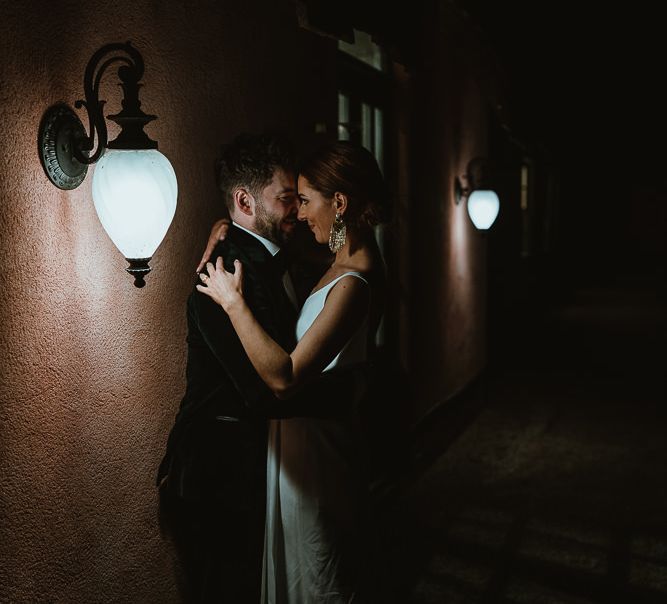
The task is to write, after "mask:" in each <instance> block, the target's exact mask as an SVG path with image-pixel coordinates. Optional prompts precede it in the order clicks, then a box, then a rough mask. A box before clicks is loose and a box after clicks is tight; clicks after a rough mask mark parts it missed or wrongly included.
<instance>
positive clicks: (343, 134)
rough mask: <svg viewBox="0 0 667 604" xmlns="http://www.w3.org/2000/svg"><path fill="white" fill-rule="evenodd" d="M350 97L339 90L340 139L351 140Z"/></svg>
mask: <svg viewBox="0 0 667 604" xmlns="http://www.w3.org/2000/svg"><path fill="white" fill-rule="evenodd" d="M349 123H350V97H349V96H347V95H346V94H343V93H342V92H340V91H339V92H338V140H339V141H349V140H350V129H349V127H348V124H349Z"/></svg>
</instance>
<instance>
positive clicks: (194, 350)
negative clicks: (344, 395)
mask: <svg viewBox="0 0 667 604" xmlns="http://www.w3.org/2000/svg"><path fill="white" fill-rule="evenodd" d="M218 256H222V257H223V259H224V266H225V268H226V270H228V271H230V272H233V271H234V260H236V259H238V260H240V261H241V263H242V264H243V295H244V298H245V300H246V302H247V303H248V306H249V307H250V309H251V310H252V312H253V314H254V315H255V317H256V319H257V320H258V322H259V323H260V324H261V325H262V327H263V328H264V329H265V330H266V331H267V333H268V334H269V335H270V336H271V337H272V338H273V339H274V340H276V342H278V343H279V344H280V345H281V346H282V347H283V348H285V350H288V351H291V350H292V349H293V347H294V344H295V341H294V325H295V321H296V310H295V308H294V307H293V305H292V303H291V302H290V300H289V298H288V297H287V294H286V293H285V290H284V286H283V283H282V274H283V270H284V269H283V268H282V267H280V266H278V263H277V262H276V261H274V258H273V257H272V256H271V254H270V253H269V251H268V250H267V249H266V248H265V247H264V246H263V245H262V243H261V242H260V241H258V240H257V239H256V238H255V237H253V236H252V235H250V234H248V233H246V232H245V231H243V230H242V229H239V228H236V227H235V226H232V227H231V228H230V229H229V232H228V234H227V238H226V239H225V240H224V241H222V242H221V243H219V244H218V246H217V247H216V249H215V250H214V252H213V255H212V257H211V258H212V260H213V261H215V259H216V258H217V257H218ZM187 321H188V336H187V343H188V358H187V370H186V379H187V386H186V392H185V396H184V397H183V400H182V402H181V405H180V409H179V412H178V414H177V416H176V421H175V424H174V427H173V428H172V430H171V433H170V435H169V440H168V442H167V451H166V454H165V456H164V459H163V460H162V463H161V465H160V468H159V471H158V477H157V480H158V484H159V483H160V482H161V481H162V479H163V478H164V477H165V476H166V475H168V476H169V480H168V485H169V486H168V489H169V492H170V493H171V494H173V495H176V496H178V497H181V498H183V499H189V500H207V499H211V498H213V499H223V500H225V501H227V502H230V497H231V498H233V497H234V494H235V493H238V494H239V497H240V498H243V497H247V492H248V489H247V488H245V487H244V485H245V486H246V487H247V486H248V485H249V484H250V483H252V482H254V483H256V482H257V480H260V481H261V476H262V475H263V472H264V468H265V463H266V439H267V433H266V430H267V421H266V420H267V418H271V417H290V416H294V415H317V412H316V411H315V403H318V405H317V406H318V407H319V408H322V409H326V408H327V407H330V406H331V405H332V404H335V402H336V396H337V394H339V393H340V389H339V388H338V385H337V383H338V382H339V381H340V380H341V379H343V380H344V378H340V377H338V376H336V375H335V374H332V375H331V376H326V377H325V378H324V379H325V380H328V381H329V382H331V383H330V385H328V386H325V387H321V385H320V387H318V388H317V392H318V394H317V396H314V395H312V394H310V393H309V392H308V389H304V390H302V391H301V392H300V393H299V394H298V395H297V396H296V397H294V398H293V399H290V401H280V400H278V399H276V398H275V397H274V396H273V394H272V393H271V392H270V390H269V389H268V387H267V386H266V385H265V384H264V382H263V381H262V380H261V378H260V377H259V375H258V374H257V373H256V371H255V370H254V368H253V367H252V364H251V363H250V360H249V359H248V357H247V355H246V353H245V351H244V350H243V346H242V345H241V342H240V340H239V338H238V336H237V335H236V332H235V331H234V328H233V326H232V324H231V321H230V320H229V317H228V316H227V314H226V313H225V312H224V310H222V308H220V306H218V305H217V304H216V303H215V302H213V300H211V298H209V297H208V296H206V295H205V294H202V293H200V292H198V291H197V290H196V289H195V290H193V292H192V293H191V294H190V297H189V298H188V303H187ZM326 399H329V400H326ZM239 485H241V486H239ZM251 490H252V489H251ZM238 503H239V504H240V505H243V502H242V501H239V502H238Z"/></svg>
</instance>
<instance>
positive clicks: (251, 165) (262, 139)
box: [215, 132, 296, 212]
mask: <svg viewBox="0 0 667 604" xmlns="http://www.w3.org/2000/svg"><path fill="white" fill-rule="evenodd" d="M295 164H296V160H295V155H294V149H293V147H292V144H291V142H290V141H289V140H288V139H287V137H286V136H285V135H283V134H281V133H277V132H263V133H261V134H248V133H244V134H239V135H238V136H237V137H236V138H235V139H234V140H233V141H232V142H231V143H229V144H227V145H223V146H222V148H221V150H220V157H218V159H216V161H215V176H216V182H217V184H218V188H219V189H220V191H222V195H223V199H224V200H225V204H226V205H227V209H228V210H229V212H232V210H233V209H234V197H233V194H234V191H235V190H236V189H238V188H239V187H244V188H246V189H248V190H249V191H250V192H251V193H252V194H253V195H254V196H255V197H257V196H258V195H259V194H260V193H261V192H262V190H263V189H264V187H266V186H267V185H268V184H269V183H270V182H271V180H272V179H273V173H274V172H275V171H276V170H277V169H279V168H282V169H283V170H285V171H286V172H294V170H295Z"/></svg>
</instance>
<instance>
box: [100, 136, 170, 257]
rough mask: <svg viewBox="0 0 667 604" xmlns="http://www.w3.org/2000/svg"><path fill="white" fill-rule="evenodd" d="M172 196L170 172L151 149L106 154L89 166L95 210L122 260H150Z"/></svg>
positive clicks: (162, 158)
mask: <svg viewBox="0 0 667 604" xmlns="http://www.w3.org/2000/svg"><path fill="white" fill-rule="evenodd" d="M177 196H178V184H177V182H176V174H175V173H174V169H173V168H172V166H171V164H170V163H169V160H168V159H167V158H166V157H165V156H164V155H162V153H160V152H159V151H157V150H156V149H139V150H135V149H107V150H106V152H105V153H104V155H103V156H102V158H101V159H100V160H99V161H98V162H97V164H96V166H95V172H94V174H93V201H94V202H95V210H96V211H97V215H98V216H99V219H100V222H101V223H102V226H103V227H104V229H105V230H106V232H107V233H108V235H109V237H111V240H112V241H113V242H114V244H115V245H116V247H117V248H118V249H119V250H120V251H121V253H122V254H123V255H124V256H125V258H127V259H128V260H132V259H138V258H141V259H146V260H148V259H150V258H151V257H152V256H153V254H154V253H155V250H156V249H157V247H158V246H159V245H160V243H161V242H162V240H163V239H164V236H165V235H166V233H167V230H168V229H169V225H170V224H171V221H172V219H173V218H174V213H175V212H176V198H177Z"/></svg>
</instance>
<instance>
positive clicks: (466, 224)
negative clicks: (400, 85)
mask: <svg viewBox="0 0 667 604" xmlns="http://www.w3.org/2000/svg"><path fill="white" fill-rule="evenodd" d="M432 7H433V10H432V12H430V13H428V12H427V13H426V14H425V20H424V24H423V36H422V44H423V46H422V53H423V56H424V57H425V60H424V62H423V64H422V65H421V67H420V69H419V70H418V71H417V73H416V78H415V82H416V90H415V99H416V100H415V103H416V109H415V115H416V118H415V124H414V128H415V133H414V143H413V147H414V159H413V164H412V165H413V171H414V182H415V187H414V192H413V199H412V200H411V202H410V207H409V208H408V213H409V214H410V216H411V219H412V228H411V233H410V236H411V239H412V244H411V253H412V257H411V267H412V271H413V281H412V290H413V295H412V303H411V317H412V321H413V329H412V330H411V331H412V336H413V338H412V353H411V357H412V359H413V364H414V365H413V367H414V371H413V374H414V378H415V384H416V386H417V388H416V392H417V398H416V401H415V405H414V410H413V411H414V413H413V416H414V417H415V419H419V418H420V417H421V416H423V414H424V413H426V412H427V411H428V410H430V409H431V408H433V407H434V406H436V405H439V404H441V403H443V402H444V401H446V400H447V399H448V398H449V397H451V396H452V395H453V394H455V393H456V392H457V391H459V390H460V389H462V388H463V387H465V386H466V385H467V384H468V383H469V382H470V381H471V380H472V379H473V378H474V377H475V376H477V375H478V374H479V373H480V371H481V370H482V369H483V368H484V366H485V363H486V333H485V329H486V240H485V238H484V236H483V235H482V234H481V233H480V232H479V231H477V230H476V229H475V227H474V226H473V224H472V222H471V221H470V219H469V217H468V214H467V208H466V204H465V203H461V204H459V205H456V204H455V203H454V180H455V178H456V177H457V176H459V175H461V174H464V173H465V172H466V167H467V164H468V162H469V161H470V160H471V159H473V158H474V157H477V156H486V155H487V148H486V146H487V140H486V136H487V134H486V133H487V128H488V124H487V115H488V111H489V109H490V108H491V104H492V103H493V95H494V90H493V77H492V76H493V74H492V73H488V72H485V71H484V70H485V69H489V68H488V64H487V62H486V61H487V59H486V58H485V57H484V49H483V48H482V47H481V46H480V45H479V41H478V33H477V32H476V31H475V30H474V29H473V28H472V26H471V24H470V23H469V22H468V21H467V20H466V19H465V18H464V16H463V15H461V14H460V13H458V12H457V11H456V10H455V7H454V6H453V5H452V4H451V3H445V2H443V3H433V5H432Z"/></svg>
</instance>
